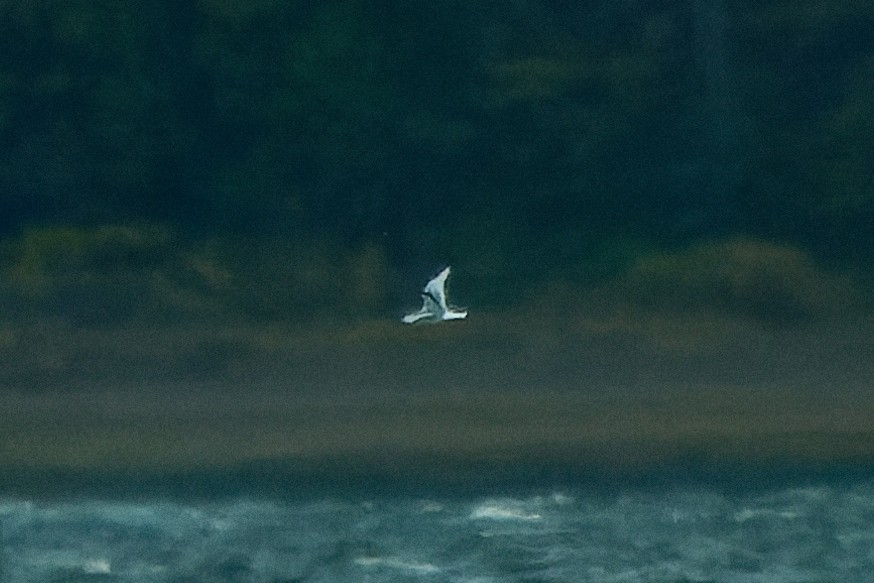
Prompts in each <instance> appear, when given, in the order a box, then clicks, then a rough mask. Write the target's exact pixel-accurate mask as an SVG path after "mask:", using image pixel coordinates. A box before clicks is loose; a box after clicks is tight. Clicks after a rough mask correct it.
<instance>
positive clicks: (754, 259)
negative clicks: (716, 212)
mask: <svg viewBox="0 0 874 583" xmlns="http://www.w3.org/2000/svg"><path fill="white" fill-rule="evenodd" d="M613 286H614V289H618V290H619V291H620V293H622V294H623V295H624V296H625V300H626V301H628V302H629V303H631V304H633V305H637V306H640V307H643V308H644V309H646V308H647V307H651V308H655V309H657V310H659V311H662V312H666V313H669V314H670V313H674V314H682V313H689V312H693V313H700V312H707V311H710V312H718V313H727V314H729V315H737V316H741V317H747V318H752V319H755V320H759V321H761V322H763V323H766V324H777V325H780V324H791V323H797V322H803V321H807V320H809V319H810V318H819V317H824V316H827V315H830V314H835V313H839V312H841V311H843V310H846V309H847V308H849V307H851V306H852V305H853V304H854V303H855V302H857V301H858V299H859V297H858V292H857V290H856V289H855V288H854V286H853V284H852V282H851V281H850V280H848V279H846V278H842V277H840V276H838V275H836V274H832V273H829V272H828V271H826V270H824V269H822V268H821V267H819V266H818V265H817V263H816V262H815V261H814V260H813V258H812V257H810V255H808V254H807V253H805V252H804V251H802V250H801V249H798V248H797V247H794V246H792V245H788V244H782V243H772V242H768V241H762V240H757V239H749V238H735V239H730V240H727V241H715V242H705V243H700V244H696V245H692V246H691V247H688V248H686V249H682V250H679V251H669V252H661V253H653V254H647V255H643V256H641V257H639V258H638V259H637V260H636V261H634V262H633V263H632V264H631V266H630V268H629V269H628V272H627V273H626V274H625V275H623V276H622V277H621V278H620V280H619V281H617V282H616V283H615V284H613Z"/></svg>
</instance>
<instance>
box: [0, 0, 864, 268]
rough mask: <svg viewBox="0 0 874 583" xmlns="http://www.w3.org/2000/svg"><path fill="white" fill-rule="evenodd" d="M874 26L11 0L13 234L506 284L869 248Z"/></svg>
mask: <svg viewBox="0 0 874 583" xmlns="http://www.w3.org/2000/svg"><path fill="white" fill-rule="evenodd" d="M872 30H874V11H872V9H871V7H870V3H869V2H867V1H865V0H841V1H839V2H832V3H828V4H827V5H825V4H823V3H821V2H816V1H814V0H796V1H793V2H785V1H783V0H766V1H764V2H762V1H758V2H747V1H743V2H724V1H717V2H703V1H701V0H690V1H689V2H680V3H664V2H655V1H652V0H628V1H624V2H606V1H595V2H571V3H568V2H559V1H555V0H521V1H519V2H511V3H505V2H479V3H468V2H455V1H447V2H407V1H399V0H378V1H377V0H332V1H330V2H320V1H311V0H295V1H274V0H263V1H260V2H236V1H233V0H172V1H170V0H155V1H153V2H131V1H126V0H122V1H112V0H91V1H87V2H86V1H83V0H70V1H67V2H62V3H53V2H40V1H37V0H4V1H3V2H0V54H2V55H3V57H2V60H0V154H2V155H0V207H2V213H0V233H2V235H3V236H4V237H5V238H11V237H16V236H18V235H20V234H21V232H22V229H24V228H25V227H28V226H35V225H37V226H38V225H78V226H88V225H92V226H99V225H104V224H149V225H159V226H162V228H163V227H166V228H169V229H171V230H172V231H173V232H175V233H184V234H185V236H186V237H188V238H191V239H193V240H208V239H210V238H211V237H212V238H214V237H217V236H220V235H228V236H234V237H243V238H251V237H253V236H257V237H275V238H280V239H282V238H285V239H287V240H293V241H294V242H295V244H296V245H306V244H310V243H307V242H312V241H320V242H321V243H320V244H322V245H325V244H327V245H337V246H339V247H340V248H343V246H350V248H355V249H358V250H363V251H360V252H361V253H363V254H365V255H366V254H367V253H368V251H367V249H379V250H380V253H381V255H380V257H383V256H384V258H385V260H386V261H388V262H389V263H391V264H393V265H399V266H403V265H408V264H410V263H415V262H417V261H418V260H419V259H418V258H419V257H421V256H425V257H428V258H432V257H441V258H445V259H448V260H453V261H455V260H457V259H458V258H462V259H461V260H462V261H467V262H468V263H469V264H470V265H479V266H480V267H479V268H478V269H480V270H481V271H485V272H486V275H485V276H488V277H494V278H500V277H501V276H502V274H506V273H507V272H508V271H509V270H510V269H513V270H514V272H515V274H516V275H518V274H519V273H520V271H521V273H522V274H525V275H529V276H532V277H535V278H536V277H538V276H541V277H546V275H545V274H546V273H547V272H550V270H551V271H553V272H555V271H564V272H567V270H568V269H569V268H572V267H573V266H575V265H578V264H580V263H581V262H582V261H583V259H585V258H587V257H593V256H605V255H610V253H617V251H615V250H616V249H618V248H621V247H622V246H623V245H625V246H629V245H630V246H634V245H642V244H656V245H662V246H670V245H676V244H684V243H690V242H694V241H696V240H700V239H706V238H709V237H712V236H716V235H731V234H738V233H740V234H746V235H751V236H757V237H763V238H777V239H781V240H786V241H790V242H794V243H797V244H799V245H802V246H804V247H806V248H810V249H812V250H814V251H815V252H817V253H820V254H823V255H826V256H828V257H832V258H841V259H849V260H853V259H860V258H870V250H868V251H866V248H867V246H866V245H865V243H866V242H867V241H868V239H867V229H868V228H869V226H870V223H871V222H872V220H874V167H872V165H871V164H870V161H869V157H870V144H872V143H874V34H872V32H871V31H872ZM611 250H612V251H611ZM382 260H383V259H379V261H382ZM379 261H378V262H379ZM484 266H485V267H484ZM485 276H484V277H485Z"/></svg>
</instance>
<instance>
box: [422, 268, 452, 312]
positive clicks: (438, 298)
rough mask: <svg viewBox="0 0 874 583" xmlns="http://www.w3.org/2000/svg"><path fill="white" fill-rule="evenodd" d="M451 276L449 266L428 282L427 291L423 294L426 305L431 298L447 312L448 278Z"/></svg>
mask: <svg viewBox="0 0 874 583" xmlns="http://www.w3.org/2000/svg"><path fill="white" fill-rule="evenodd" d="M447 277H449V268H448V267H447V268H446V269H444V270H443V271H441V272H440V273H438V274H437V276H436V277H435V278H434V279H432V280H431V281H429V282H428V285H426V286H425V291H424V292H423V293H422V295H423V296H424V298H425V305H426V306H427V305H428V300H429V298H430V299H431V300H432V301H434V302H436V304H437V305H438V306H439V307H440V310H441V311H443V312H445V311H446V310H448V309H449V308H448V307H447V306H446V278H447Z"/></svg>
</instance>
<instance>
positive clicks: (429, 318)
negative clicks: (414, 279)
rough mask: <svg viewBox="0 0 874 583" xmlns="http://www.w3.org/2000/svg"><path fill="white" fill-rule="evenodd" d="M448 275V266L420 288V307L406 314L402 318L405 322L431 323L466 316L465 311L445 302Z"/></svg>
mask: <svg viewBox="0 0 874 583" xmlns="http://www.w3.org/2000/svg"><path fill="white" fill-rule="evenodd" d="M447 277H449V268H448V267H447V268H446V269H444V270H443V271H441V272H440V273H438V274H437V276H436V277H434V279H432V280H431V281H429V282H428V283H427V285H425V289H423V290H422V308H421V309H420V310H419V311H418V312H413V313H412V314H407V315H406V316H404V317H403V318H402V321H403V322H404V323H405V324H414V323H416V322H430V323H432V324H434V323H437V322H442V321H443V320H463V319H464V318H467V311H466V310H465V311H463V312H462V311H458V310H456V309H453V308H450V307H449V305H448V304H447V303H446V278H447Z"/></svg>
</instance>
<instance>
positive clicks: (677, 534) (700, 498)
mask: <svg viewBox="0 0 874 583" xmlns="http://www.w3.org/2000/svg"><path fill="white" fill-rule="evenodd" d="M0 526H2V533H0V535H2V555H0V559H2V562H0V581H3V582H4V583H13V582H14V583H17V582H28V581H34V582H46V581H136V582H143V581H154V582H182V581H204V582H209V581H246V582H262V581H263V582H275V583H278V582H292V581H295V582H303V581H312V582H321V581H332V582H333V581H363V582H382V581H385V582H395V581H398V582H399V581H429V582H430V581H434V582H437V581H447V582H449V581H451V582H478V583H487V582H498V581H501V582H507V581H510V582H512V581H519V582H522V581H574V582H577V581H593V582H594V581H597V582H629V583H630V582H685V583H689V582H705V581H719V582H725V583H741V582H743V583H752V582H762V583H764V582H769V583H771V582H805V583H812V582H832V581H833V582H837V581H841V582H845V581H874V484H855V485H847V486H817V487H804V488H791V489H783V490H772V491H769V492H767V493H761V492H760V493H755V494H739V495H729V494H722V493H717V492H715V491H706V490H672V491H661V492H657V493H656V492H646V491H626V492H624V493H616V494H614V495H604V494H602V493H601V494H594V493H587V492H582V491H577V492H575V491H562V492H553V493H544V494H543V495H539V496H527V497H519V498H512V497H492V498H490V497H481V498H476V499H466V500H439V499H432V500H428V499H410V498H403V499H391V498H382V499H373V500H366V499H358V500H354V499H324V500H320V501H314V500H308V501H277V500H259V499H251V498H250V499H236V500H233V501H212V502H204V503H190V502H186V503H182V502H172V501H151V502H119V501H99V500H89V501H64V502H58V501H54V502H48V501H28V500H21V499H6V500H0Z"/></svg>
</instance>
